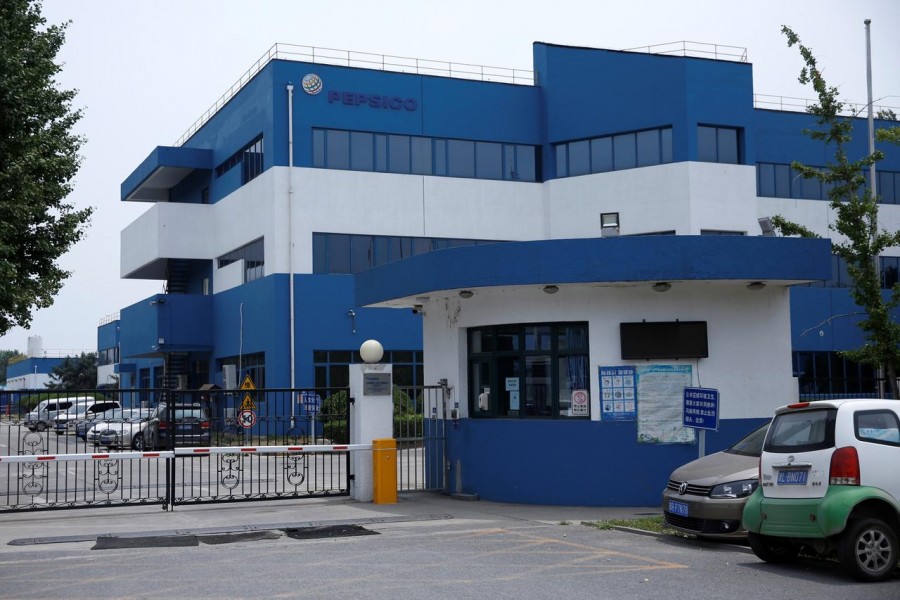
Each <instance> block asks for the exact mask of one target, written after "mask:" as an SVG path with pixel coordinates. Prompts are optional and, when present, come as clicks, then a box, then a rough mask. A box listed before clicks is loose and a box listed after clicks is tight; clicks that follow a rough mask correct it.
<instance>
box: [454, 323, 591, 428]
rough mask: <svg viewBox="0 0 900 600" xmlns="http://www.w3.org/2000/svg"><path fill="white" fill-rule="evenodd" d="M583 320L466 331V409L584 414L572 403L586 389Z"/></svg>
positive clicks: (504, 414)
mask: <svg viewBox="0 0 900 600" xmlns="http://www.w3.org/2000/svg"><path fill="white" fill-rule="evenodd" d="M588 356H589V349H588V325H587V323H538V324H534V323H529V324H523V325H496V326H492V327H478V328H472V329H470V330H469V332H468V368H469V414H470V415H472V416H473V417H475V418H482V417H486V418H490V417H493V418H497V417H500V418H543V419H559V418H590V409H589V403H588V407H585V406H583V405H581V406H573V405H572V398H573V394H574V393H575V392H576V391H580V392H585V394H586V393H587V392H588V391H589V390H590V369H589V368H588V364H589V363H588Z"/></svg>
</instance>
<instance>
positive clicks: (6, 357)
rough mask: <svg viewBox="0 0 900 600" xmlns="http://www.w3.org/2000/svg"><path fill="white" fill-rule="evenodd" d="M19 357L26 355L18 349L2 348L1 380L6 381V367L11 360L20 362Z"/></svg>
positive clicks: (0, 351)
mask: <svg viewBox="0 0 900 600" xmlns="http://www.w3.org/2000/svg"><path fill="white" fill-rule="evenodd" d="M19 358H25V356H24V355H22V354H19V352H18V351H16V350H0V381H6V368H7V367H8V366H9V364H10V363H11V362H18V360H17V359H19Z"/></svg>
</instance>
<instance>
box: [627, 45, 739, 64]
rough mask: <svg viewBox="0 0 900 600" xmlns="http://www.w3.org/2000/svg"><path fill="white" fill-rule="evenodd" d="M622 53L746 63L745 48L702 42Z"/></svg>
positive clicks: (639, 48) (629, 49) (651, 47)
mask: <svg viewBox="0 0 900 600" xmlns="http://www.w3.org/2000/svg"><path fill="white" fill-rule="evenodd" d="M623 52H644V53H647V54H666V55H670V56H688V57H692V58H711V59H713V60H730V61H732V62H747V49H746V48H742V47H740V46H726V45H723V44H706V43H703V42H689V41H681V42H669V43H667V44H653V45H652V46H638V47H637V48H626V49H625V50H624V51H623Z"/></svg>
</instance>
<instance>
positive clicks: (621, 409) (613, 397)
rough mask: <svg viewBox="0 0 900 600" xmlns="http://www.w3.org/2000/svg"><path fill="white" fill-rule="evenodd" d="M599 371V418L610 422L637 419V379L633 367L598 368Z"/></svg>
mask: <svg viewBox="0 0 900 600" xmlns="http://www.w3.org/2000/svg"><path fill="white" fill-rule="evenodd" d="M598 368H599V370H600V415H601V416H600V418H601V419H603V420H610V421H634V420H635V419H637V377H635V369H634V367H633V366H619V367H598Z"/></svg>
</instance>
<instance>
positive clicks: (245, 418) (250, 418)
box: [238, 410, 256, 429]
mask: <svg viewBox="0 0 900 600" xmlns="http://www.w3.org/2000/svg"><path fill="white" fill-rule="evenodd" d="M238 423H239V424H240V425H241V427H243V428H245V429H248V428H250V427H253V426H254V425H256V413H255V412H253V411H252V410H242V411H241V412H239V413H238Z"/></svg>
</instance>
